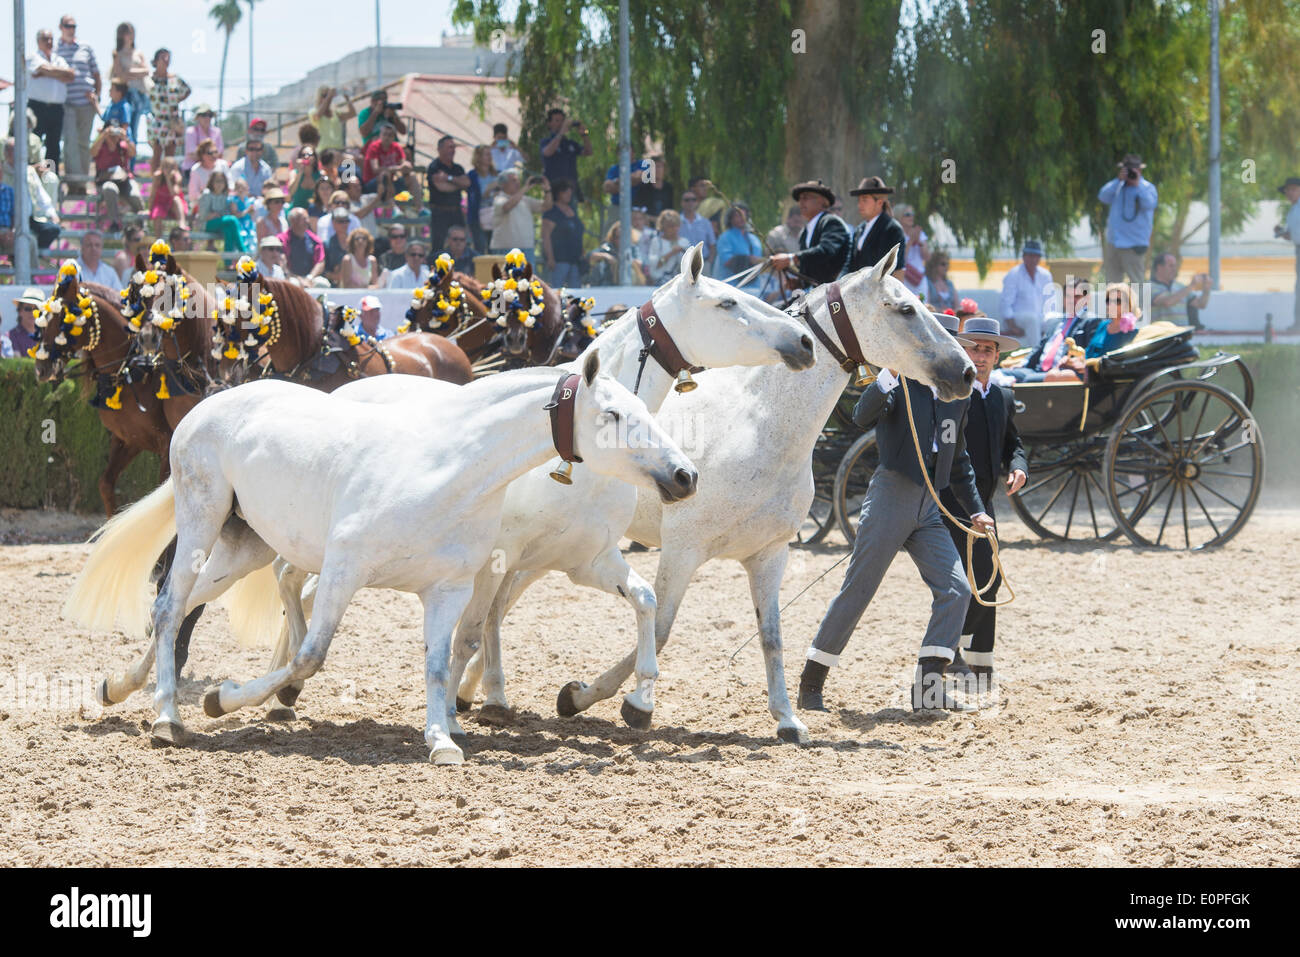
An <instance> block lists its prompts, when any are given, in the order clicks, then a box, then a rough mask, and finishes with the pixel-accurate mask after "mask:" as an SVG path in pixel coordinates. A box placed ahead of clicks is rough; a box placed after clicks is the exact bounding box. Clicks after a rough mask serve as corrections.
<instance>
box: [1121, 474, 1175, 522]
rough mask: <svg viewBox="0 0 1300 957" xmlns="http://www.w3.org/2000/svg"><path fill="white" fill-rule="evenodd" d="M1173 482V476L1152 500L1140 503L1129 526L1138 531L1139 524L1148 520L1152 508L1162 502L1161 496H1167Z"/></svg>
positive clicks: (1148, 499)
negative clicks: (1143, 520)
mask: <svg viewBox="0 0 1300 957" xmlns="http://www.w3.org/2000/svg"><path fill="white" fill-rule="evenodd" d="M1173 481H1174V480H1173V477H1172V476H1171V477H1169V478H1168V479H1167V480H1166V481H1165V484H1164V485H1162V486H1160V488H1158V489H1157V490H1156V492H1155V494H1154V495H1152V496H1151V497H1150V498H1147V499H1145V500H1144V501H1142V502H1139V503H1138V507H1137V509H1136V510H1135V511H1134V512H1133V517H1132V518H1130V519H1129V524H1130V525H1132V526H1133V527H1134V528H1135V529H1136V528H1137V524H1138V522H1140V521H1142V519H1144V518H1146V515H1147V512H1149V511H1151V506H1152V505H1155V504H1156V502H1158V501H1160V496H1161V495H1164V494H1165V489H1167V488H1169V486H1170V485H1172V484H1173Z"/></svg>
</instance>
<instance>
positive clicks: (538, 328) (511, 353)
mask: <svg viewBox="0 0 1300 957" xmlns="http://www.w3.org/2000/svg"><path fill="white" fill-rule="evenodd" d="M502 276H503V273H502V272H501V267H500V265H499V264H495V263H494V264H493V266H492V279H493V281H494V282H495V281H497V280H500V279H501V278H502ZM516 281H517V282H519V283H521V284H523V285H524V286H525V287H530V286H531V284H532V283H533V282H534V281H536V282H537V283H538V284H539V285H540V286H541V288H542V311H541V313H540V314H539V315H538V316H537V318H536V321H535V322H534V323H533V325H532V327H531V328H529V327H528V326H526V325H524V323H522V322H521V321H519V319H518V318H517V317H516V316H515V312H514V310H513V309H511V310H508V311H507V314H506V317H505V323H504V329H503V328H502V323H501V320H500V319H499V318H495V317H493V318H491V319H490V321H492V322H495V324H496V326H497V329H498V331H500V332H502V335H501V340H500V341H501V346H500V351H501V355H502V356H503V357H504V358H505V368H507V369H517V368H519V367H521V366H545V365H554V364H555V362H556V346H557V345H558V344H559V341H560V336H561V335H562V334H563V333H564V325H565V324H564V306H563V304H562V303H561V302H560V296H559V293H557V292H556V291H555V290H554V289H552V288H551V287H550V286H549V285H547V284H546V283H545V282H544V281H543V280H541V279H538V280H534V279H533V267H532V264H531V263H527V262H525V263H524V265H523V267H522V271H521V272H520V273H519V275H518V276H517V277H516ZM460 282H461V284H462V285H463V286H464V287H465V290H466V291H467V292H470V293H472V294H473V295H474V296H475V297H476V298H477V299H478V300H479V301H480V302H484V303H486V302H487V301H488V298H489V296H488V293H489V292H490V290H488V287H486V286H484V285H482V284H480V283H478V282H476V281H474V280H473V279H470V278H469V277H468V276H465V277H463V278H462V279H461V280H460ZM530 295H531V294H530ZM490 311H491V310H489V313H490Z"/></svg>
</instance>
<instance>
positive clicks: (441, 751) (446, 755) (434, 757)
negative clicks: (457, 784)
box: [429, 746, 465, 764]
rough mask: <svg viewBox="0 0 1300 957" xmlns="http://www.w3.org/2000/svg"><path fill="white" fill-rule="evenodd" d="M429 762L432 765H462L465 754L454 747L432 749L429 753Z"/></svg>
mask: <svg viewBox="0 0 1300 957" xmlns="http://www.w3.org/2000/svg"><path fill="white" fill-rule="evenodd" d="M429 760H430V761H432V762H433V763H434V764H464V763H465V753H464V752H463V751H461V749H460V748H457V747H454V746H453V747H450V748H448V747H442V748H434V749H433V750H432V751H430V752H429Z"/></svg>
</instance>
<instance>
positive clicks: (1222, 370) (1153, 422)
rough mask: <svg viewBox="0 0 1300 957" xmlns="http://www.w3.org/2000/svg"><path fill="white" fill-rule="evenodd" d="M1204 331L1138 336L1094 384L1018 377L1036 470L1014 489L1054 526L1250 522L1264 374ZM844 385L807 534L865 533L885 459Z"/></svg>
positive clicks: (1065, 536)
mask: <svg viewBox="0 0 1300 957" xmlns="http://www.w3.org/2000/svg"><path fill="white" fill-rule="evenodd" d="M1191 337H1192V330H1191V329H1186V328H1175V329H1174V330H1173V331H1172V332H1171V333H1170V334H1167V335H1163V336H1155V337H1152V338H1149V339H1146V340H1145V341H1138V342H1135V343H1134V344H1132V345H1129V346H1126V347H1125V348H1122V349H1118V350H1116V351H1114V352H1111V353H1108V354H1107V355H1105V356H1102V357H1101V358H1100V359H1098V360H1090V365H1089V372H1088V376H1087V380H1086V381H1083V382H1041V383H1019V384H1017V385H1016V386H1015V397H1016V426H1017V428H1018V429H1019V430H1020V435H1021V438H1022V440H1023V441H1024V444H1025V450H1026V452H1027V454H1028V457H1029V482H1028V483H1027V484H1026V485H1025V487H1024V488H1023V489H1021V490H1020V492H1019V493H1017V494H1016V495H1014V496H1012V498H1011V505H1012V507H1013V508H1014V509H1015V512H1016V514H1017V515H1018V516H1020V519H1021V521H1023V522H1024V523H1025V525H1027V526H1028V527H1029V528H1030V529H1031V530H1033V531H1034V532H1035V533H1037V534H1038V535H1039V536H1041V537H1042V538H1047V539H1056V540H1069V541H1082V540H1090V539H1092V540H1099V541H1109V540H1111V539H1114V538H1115V537H1116V536H1117V535H1119V534H1120V533H1121V532H1122V533H1123V534H1124V535H1126V536H1127V537H1128V538H1129V539H1130V540H1131V541H1132V542H1133V543H1134V544H1136V545H1144V546H1161V545H1175V546H1178V547H1182V548H1188V549H1199V548H1207V547H1213V546H1217V545H1222V544H1223V543H1224V542H1226V541H1228V540H1229V539H1230V538H1232V536H1233V535H1235V534H1236V533H1237V532H1238V531H1240V530H1241V527H1242V526H1243V525H1245V523H1246V521H1247V519H1249V517H1250V513H1251V511H1252V510H1253V509H1254V507H1255V503H1256V502H1257V500H1258V499H1259V491H1260V486H1261V484H1262V482H1263V477H1264V446H1263V441H1262V439H1261V436H1260V433H1259V426H1258V424H1257V423H1256V422H1255V420H1254V419H1253V418H1252V416H1251V412H1250V409H1251V404H1252V403H1253V402H1254V394H1255V388H1254V381H1253V379H1252V378H1251V375H1250V371H1249V369H1247V367H1246V365H1245V363H1244V362H1242V360H1241V358H1240V357H1239V356H1236V355H1231V354H1227V353H1223V352H1220V353H1218V354H1217V355H1214V356H1212V357H1210V358H1207V359H1201V358H1199V354H1198V353H1197V350H1196V348H1195V347H1194V346H1193V345H1192V342H1191ZM856 400H857V395H856V394H855V393H854V392H853V391H852V390H850V391H846V393H845V395H844V397H843V398H842V400H841V402H840V404H839V405H838V406H837V407H836V409H835V412H834V413H833V414H832V416H831V419H830V421H829V422H827V425H826V429H825V430H824V431H823V433H822V439H821V441H819V442H818V445H817V449H816V451H815V453H814V456H813V474H814V478H815V480H816V483H817V494H816V498H815V500H814V502H813V507H812V510H811V512H810V514H809V518H808V521H807V522H805V524H804V528H803V530H802V532H801V534H800V541H801V542H804V543H812V542H816V541H819V540H820V539H821V538H823V537H825V535H826V534H827V532H829V531H830V529H831V527H832V525H838V526H839V527H840V529H841V530H842V531H843V533H844V535H845V536H846V537H847V538H848V539H849V540H850V541H852V540H853V536H854V532H855V530H856V528H857V521H858V512H859V511H860V509H861V507H862V498H863V496H864V495H865V494H866V490H867V484H868V482H870V480H871V475H872V473H873V472H874V471H875V469H876V467H877V465H878V464H879V459H878V457H877V453H876V444H875V433H874V431H868V432H866V433H861V434H859V433H860V430H858V429H856V427H855V426H854V425H853V423H852V419H851V417H850V414H851V412H852V409H853V403H854V402H856Z"/></svg>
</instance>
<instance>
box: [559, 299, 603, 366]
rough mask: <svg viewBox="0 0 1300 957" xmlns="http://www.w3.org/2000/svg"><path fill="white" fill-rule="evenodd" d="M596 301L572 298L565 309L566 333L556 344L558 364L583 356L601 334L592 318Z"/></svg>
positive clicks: (561, 335)
mask: <svg viewBox="0 0 1300 957" xmlns="http://www.w3.org/2000/svg"><path fill="white" fill-rule="evenodd" d="M595 305H596V300H594V299H591V298H586V299H583V298H580V297H578V296H570V297H569V302H568V305H567V306H565V309H564V332H562V333H561V334H560V341H559V342H558V343H557V344H556V347H555V353H556V362H559V363H563V362H572V361H573V360H574V359H576V358H578V356H580V355H582V353H583V351H584V350H585V349H586V348H587V346H589V345H591V343H592V341H593V340H594V339H595V338H596V336H598V335H599V334H600V327H599V326H597V325H596V323H595V320H594V319H593V318H592V317H591V310H592V309H593V308H595Z"/></svg>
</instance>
